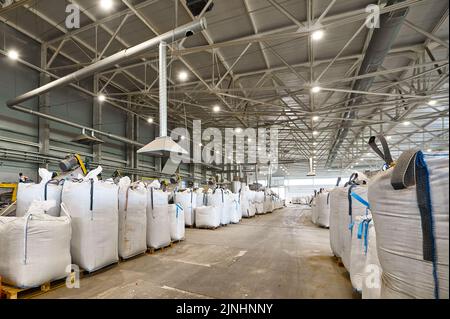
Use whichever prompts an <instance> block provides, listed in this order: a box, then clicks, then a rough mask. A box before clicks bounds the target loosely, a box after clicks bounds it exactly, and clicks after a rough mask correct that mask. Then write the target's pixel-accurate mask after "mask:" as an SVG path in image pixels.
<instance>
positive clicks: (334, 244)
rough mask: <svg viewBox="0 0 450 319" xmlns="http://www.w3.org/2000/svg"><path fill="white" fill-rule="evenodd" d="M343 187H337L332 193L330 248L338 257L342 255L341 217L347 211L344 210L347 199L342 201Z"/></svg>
mask: <svg viewBox="0 0 450 319" xmlns="http://www.w3.org/2000/svg"><path fill="white" fill-rule="evenodd" d="M342 189H343V188H342V187H336V188H334V189H333V190H332V191H330V247H331V250H332V252H333V254H334V255H335V256H336V257H341V255H342V245H341V233H340V231H339V226H340V223H339V221H340V215H341V214H344V213H345V211H344V209H343V208H342V207H343V206H344V203H345V198H344V199H342V197H341V192H342Z"/></svg>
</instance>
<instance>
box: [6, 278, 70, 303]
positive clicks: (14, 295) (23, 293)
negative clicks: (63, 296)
mask: <svg viewBox="0 0 450 319" xmlns="http://www.w3.org/2000/svg"><path fill="white" fill-rule="evenodd" d="M69 278H70V281H71V282H72V283H74V282H75V278H76V277H75V273H74V272H72V273H71V274H70V277H69ZM65 286H66V278H63V279H58V280H54V281H51V282H46V283H44V284H42V285H40V286H38V287H33V288H17V287H13V286H9V285H6V284H4V283H0V298H5V299H29V298H32V297H36V296H39V295H42V294H43V293H46V292H49V291H52V290H55V289H58V288H61V287H65Z"/></svg>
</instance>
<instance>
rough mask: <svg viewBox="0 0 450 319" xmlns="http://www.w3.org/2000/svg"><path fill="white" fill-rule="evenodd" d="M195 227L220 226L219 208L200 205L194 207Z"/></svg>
mask: <svg viewBox="0 0 450 319" xmlns="http://www.w3.org/2000/svg"><path fill="white" fill-rule="evenodd" d="M195 226H196V227H197V228H217V227H219V226H220V210H219V209H218V208H217V207H216V206H201V207H197V208H196V209H195Z"/></svg>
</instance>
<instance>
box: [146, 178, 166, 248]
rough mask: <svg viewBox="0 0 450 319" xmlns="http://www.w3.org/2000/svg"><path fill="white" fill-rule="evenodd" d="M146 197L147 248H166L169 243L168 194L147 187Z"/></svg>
mask: <svg viewBox="0 0 450 319" xmlns="http://www.w3.org/2000/svg"><path fill="white" fill-rule="evenodd" d="M147 196H148V197H147V246H148V247H150V248H153V249H158V248H162V247H167V246H169V245H170V243H171V237H170V220H169V194H168V193H167V192H164V191H162V190H158V189H155V188H154V187H149V189H148V192H147Z"/></svg>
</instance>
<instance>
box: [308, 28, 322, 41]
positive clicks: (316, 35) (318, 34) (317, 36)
mask: <svg viewBox="0 0 450 319" xmlns="http://www.w3.org/2000/svg"><path fill="white" fill-rule="evenodd" d="M323 35H324V32H323V30H316V31H314V32H313V33H312V34H311V38H312V39H313V40H314V41H318V40H320V39H322V38H323Z"/></svg>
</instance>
